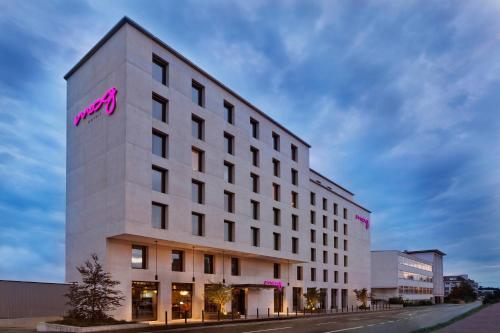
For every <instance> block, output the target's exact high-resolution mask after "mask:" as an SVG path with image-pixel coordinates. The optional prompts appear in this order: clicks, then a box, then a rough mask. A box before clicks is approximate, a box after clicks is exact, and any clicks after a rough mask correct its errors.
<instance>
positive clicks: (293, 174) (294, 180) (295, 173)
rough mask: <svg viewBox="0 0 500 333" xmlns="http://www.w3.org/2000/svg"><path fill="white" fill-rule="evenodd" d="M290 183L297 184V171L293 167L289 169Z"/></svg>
mask: <svg viewBox="0 0 500 333" xmlns="http://www.w3.org/2000/svg"><path fill="white" fill-rule="evenodd" d="M291 178H292V185H295V186H297V185H299V172H298V171H297V170H295V169H292V171H291Z"/></svg>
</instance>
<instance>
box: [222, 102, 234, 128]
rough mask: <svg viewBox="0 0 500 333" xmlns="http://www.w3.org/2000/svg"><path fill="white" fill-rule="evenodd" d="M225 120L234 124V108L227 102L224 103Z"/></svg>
mask: <svg viewBox="0 0 500 333" xmlns="http://www.w3.org/2000/svg"><path fill="white" fill-rule="evenodd" d="M224 120H225V121H226V122H228V123H230V124H234V106H233V105H231V103H229V102H227V101H224Z"/></svg>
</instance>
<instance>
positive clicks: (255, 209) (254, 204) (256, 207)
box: [250, 200, 260, 220]
mask: <svg viewBox="0 0 500 333" xmlns="http://www.w3.org/2000/svg"><path fill="white" fill-rule="evenodd" d="M250 208H251V209H252V218H253V219H254V220H258V219H259V216H260V204H259V202H258V201H255V200H250Z"/></svg>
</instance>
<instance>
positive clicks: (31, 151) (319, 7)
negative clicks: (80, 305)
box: [0, 0, 500, 287]
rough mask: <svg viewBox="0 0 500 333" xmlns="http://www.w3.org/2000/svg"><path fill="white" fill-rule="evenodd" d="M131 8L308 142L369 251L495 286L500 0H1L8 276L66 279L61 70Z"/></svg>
mask: <svg viewBox="0 0 500 333" xmlns="http://www.w3.org/2000/svg"><path fill="white" fill-rule="evenodd" d="M125 15H126V16H129V17H130V18H131V19H133V20H135V21H136V22H138V23H139V24H140V25H142V26H143V27H145V28H146V29H147V30H149V31H151V32H152V33H153V34H155V35H156V36H158V37H159V38H160V39H162V40H163V41H165V42H166V43H167V44H169V45H170V46H172V47H173V48H174V49H176V50H178V51H179V52H180V53H182V54H184V55H185V56H186V57H187V58H189V59H190V60H192V61H193V62H194V63H196V64H197V65H199V66H200V67H202V68H204V69H205V70H206V71H207V72H209V73H210V74H212V75H213V76H214V77H216V78H217V79H219V80H220V81H222V82H223V83H224V84H226V85H227V86H229V87H231V88H232V89H233V90H235V91H236V92H238V93H239V94H240V95H242V96H243V97H244V98H246V99H248V100H249V101H251V102H252V103H253V104H255V105H256V106H258V107H259V108H260V109H261V110H263V111H264V112H266V113H267V114H269V115H270V116H271V117H273V118H274V119H276V120H278V121H279V122H280V123H282V124H284V125H285V126H286V127H287V128H289V129H290V130H291V131H293V132H294V133H296V134H297V135H298V136H300V137H301V138H303V139H304V140H305V141H307V142H308V143H310V144H311V146H312V148H311V151H310V162H311V167H312V168H313V169H315V170H317V171H319V172H320V173H322V174H324V175H327V176H329V177H330V178H332V179H333V180H335V181H336V182H338V183H340V184H342V185H343V186H344V187H346V188H348V189H350V190H351V191H352V192H354V193H355V194H356V196H355V198H356V200H357V201H358V202H360V203H361V204H362V205H363V206H365V207H368V208H369V209H370V210H371V211H372V212H373V213H372V216H371V232H372V234H371V235H372V249H374V250H380V249H399V250H405V249H407V250H417V249H430V248H432V249H433V248H438V249H440V250H442V251H443V252H445V253H447V256H446V257H445V273H447V274H461V273H466V274H469V275H470V277H471V278H473V279H475V280H476V281H479V282H480V284H481V285H484V286H497V287H500V168H499V167H498V165H499V162H500V144H499V143H500V130H499V129H500V61H499V59H500V20H499V19H498V17H500V3H499V2H495V1H481V0H474V1H466V0H464V1H444V0H439V1H437V0H436V1H430V0H428V1H411V0H408V1H396V0H395V1H384V0H382V1H361V0H359V1H291V0H290V1H260V0H252V1H245V0H244V1H232V2H229V1H218V0H212V1H158V2H154V1H148V2H146V3H145V2H143V1H103V0H88V1H28V0H26V1H13V0H0V32H1V33H0V258H2V259H1V260H0V279H11V280H32V281H64V223H65V169H66V166H65V161H66V158H65V149H66V148H65V143H66V138H65V136H66V131H65V113H66V110H65V107H66V85H65V81H64V79H63V76H64V74H65V73H66V72H67V71H68V70H69V69H70V68H71V67H72V66H73V65H74V64H75V63H76V62H77V61H78V60H79V59H80V58H81V57H82V56H83V55H84V54H85V53H86V52H87V51H88V50H89V49H90V48H91V47H92V46H93V45H94V44H95V43H96V42H97V41H98V40H99V39H100V38H101V37H102V36H103V35H104V34H105V33H106V32H107V31H108V30H109V29H111V27H112V26H114V25H115V24H116V23H117V22H118V21H119V19H120V18H122V17H123V16H125Z"/></svg>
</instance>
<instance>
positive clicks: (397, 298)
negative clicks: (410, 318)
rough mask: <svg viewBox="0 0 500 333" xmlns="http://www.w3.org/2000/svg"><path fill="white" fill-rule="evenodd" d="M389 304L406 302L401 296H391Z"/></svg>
mask: <svg viewBox="0 0 500 333" xmlns="http://www.w3.org/2000/svg"><path fill="white" fill-rule="evenodd" d="M389 304H404V300H403V298H402V297H401V296H399V297H391V298H389Z"/></svg>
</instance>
